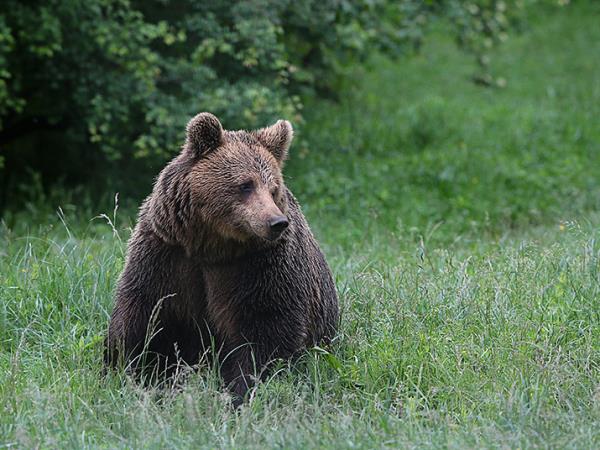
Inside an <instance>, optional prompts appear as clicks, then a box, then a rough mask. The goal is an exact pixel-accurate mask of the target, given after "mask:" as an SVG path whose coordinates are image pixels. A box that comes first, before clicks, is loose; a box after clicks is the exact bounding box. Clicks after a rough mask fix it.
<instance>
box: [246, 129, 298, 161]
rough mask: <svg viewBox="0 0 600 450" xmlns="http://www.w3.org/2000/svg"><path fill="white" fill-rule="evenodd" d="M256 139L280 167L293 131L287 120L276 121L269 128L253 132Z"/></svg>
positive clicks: (292, 136)
mask: <svg viewBox="0 0 600 450" xmlns="http://www.w3.org/2000/svg"><path fill="white" fill-rule="evenodd" d="M254 135H255V136H256V138H257V139H258V140H259V141H260V143H261V144H262V145H264V146H265V147H266V148H267V150H269V151H270V152H271V153H272V154H273V156H274V157H275V159H276V160H277V162H279V164H280V165H282V164H283V162H284V161H285V159H286V158H287V154H288V149H289V148H290V144H291V143H292V139H293V138H294V129H293V128H292V124H291V123H289V122H288V121H287V120H278V121H277V123H275V124H274V125H271V126H270V127H266V128H261V129H260V130H257V131H255V132H254Z"/></svg>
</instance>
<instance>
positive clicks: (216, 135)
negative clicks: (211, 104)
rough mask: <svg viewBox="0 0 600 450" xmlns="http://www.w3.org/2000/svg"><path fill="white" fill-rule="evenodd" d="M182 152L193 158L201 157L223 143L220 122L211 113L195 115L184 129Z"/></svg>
mask: <svg viewBox="0 0 600 450" xmlns="http://www.w3.org/2000/svg"><path fill="white" fill-rule="evenodd" d="M185 135H186V136H185V147H184V150H185V151H187V152H190V153H192V154H193V155H194V156H195V157H201V156H204V155H206V154H208V153H209V152H211V151H213V150H214V149H216V148H217V147H219V146H220V145H221V144H222V143H223V127H222V126H221V122H219V119H217V118H216V117H215V116H214V115H212V114H211V113H207V112H203V113H200V114H197V115H196V116H194V117H193V118H192V120H190V121H189V122H188V124H187V127H186V129H185Z"/></svg>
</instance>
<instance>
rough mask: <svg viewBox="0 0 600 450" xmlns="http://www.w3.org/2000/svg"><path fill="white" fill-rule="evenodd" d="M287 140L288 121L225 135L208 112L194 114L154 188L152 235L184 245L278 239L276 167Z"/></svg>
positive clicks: (282, 198) (282, 195)
mask: <svg viewBox="0 0 600 450" xmlns="http://www.w3.org/2000/svg"><path fill="white" fill-rule="evenodd" d="M292 138H293V129H292V126H291V124H290V123H289V122H288V121H286V120H279V121H278V122H277V123H275V124H274V125H271V126H269V127H266V128H262V129H259V130H256V131H226V130H224V129H223V127H222V126H221V123H220V122H219V120H218V119H217V118H216V117H215V116H214V115H212V114H210V113H200V114H198V115H196V116H195V117H194V118H192V119H191V120H190V121H189V123H188V124H187V128H186V140H185V143H184V145H183V148H182V151H181V154H180V155H179V156H178V157H177V158H175V160H173V161H172V162H171V163H170V164H169V165H168V166H167V167H166V168H165V169H164V170H163V172H162V173H161V175H160V176H159V179H158V180H157V183H156V185H155V190H154V193H153V195H152V197H151V200H150V208H151V210H153V212H152V218H153V222H154V223H153V225H154V228H155V230H156V231H158V234H159V235H161V236H162V237H163V238H164V239H165V240H168V241H174V242H178V243H183V244H184V245H186V244H188V245H187V246H189V245H193V244H190V243H192V242H193V241H195V240H199V239H203V240H205V241H213V242H214V241H215V238H216V239H221V240H226V241H234V242H238V243H244V244H250V245H257V244H263V245H268V244H269V243H272V242H276V241H277V240H278V239H279V238H280V237H281V236H282V235H283V234H284V233H285V230H286V229H287V227H288V225H289V218H288V217H287V210H288V204H287V193H286V188H285V185H284V182H283V177H282V173H281V170H282V167H283V164H284V162H285V159H286V157H287V153H288V149H289V147H290V144H291V141H292ZM201 245H204V244H201ZM219 245H221V244H219Z"/></svg>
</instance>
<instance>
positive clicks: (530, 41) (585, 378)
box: [0, 3, 600, 449]
mask: <svg viewBox="0 0 600 450" xmlns="http://www.w3.org/2000/svg"><path fill="white" fill-rule="evenodd" d="M599 20H600V5H599V4H597V3H589V4H586V3H579V4H577V5H575V6H572V7H569V8H565V9H563V10H561V11H560V12H556V11H555V12H554V13H552V14H549V15H543V16H540V17H538V18H537V19H536V20H535V21H534V22H533V24H532V29H531V30H528V31H526V32H524V33H523V34H522V35H520V36H515V37H513V38H511V40H509V41H508V42H507V43H506V44H505V45H504V46H503V47H501V49H500V50H499V52H498V53H497V54H496V55H495V59H494V61H495V62H494V70H495V71H496V72H497V73H498V74H500V75H501V76H503V77H504V78H506V80H507V87H506V88H505V89H491V90H490V89H484V88H481V87H477V86H475V85H473V84H472V83H471V82H470V81H469V75H470V73H471V72H472V70H473V67H472V65H471V61H470V60H469V58H468V57H467V56H465V55H464V54H462V53H460V52H459V51H457V50H456V49H455V48H454V46H453V45H452V43H451V42H450V41H449V40H447V39H446V38H444V37H443V36H442V33H441V31H440V30H442V29H443V28H442V27H440V28H438V32H437V33H436V34H435V35H434V36H433V37H432V40H431V41H430V42H429V44H428V46H427V48H426V49H425V51H424V52H423V55H422V56H417V57H415V58H413V59H410V60H408V61H396V62H392V61H387V60H384V59H381V58H375V59H374V61H373V64H372V70H371V71H369V72H366V73H365V72H360V71H357V72H356V74H355V77H354V78H355V80H354V83H353V84H349V85H348V86H347V87H346V90H345V91H343V92H342V96H341V97H342V98H341V102H340V103H339V104H324V103H323V102H319V103H315V104H313V105H310V106H309V107H308V108H307V111H306V117H307V124H306V126H305V127H304V129H303V131H302V133H301V135H300V136H299V140H298V141H297V142H296V144H295V145H294V146H293V147H292V160H291V161H290V163H289V165H288V184H289V185H290V186H291V187H292V188H293V190H294V192H295V193H296V195H297V196H298V197H299V198H300V200H301V202H302V204H303V205H304V210H305V212H306V215H307V217H308V218H309V221H310V222H311V224H312V225H313V228H314V229H315V232H316V234H317V236H318V237H319V239H320V241H321V242H322V245H323V247H324V249H325V251H326V253H327V256H328V259H329V261H330V264H331V266H332V269H333V271H334V274H335V277H336V283H337V287H338V290H339V293H340V297H341V303H342V313H343V314H342V321H341V329H340V333H339V336H338V338H337V340H336V342H335V345H334V346H333V348H332V349H331V353H328V352H326V351H324V350H321V349H313V350H312V351H310V352H308V353H307V354H306V355H305V356H304V357H303V358H302V359H301V361H300V362H299V363H297V364H295V365H294V366H292V367H289V366H286V365H282V366H281V368H280V370H279V372H278V374H277V375H276V376H274V377H272V378H271V379H270V380H269V381H268V382H266V383H264V384H262V385H260V386H259V387H258V389H257V391H256V392H255V395H254V398H253V400H252V402H251V403H250V404H249V405H246V406H244V407H243V408H242V410H241V411H239V412H237V413H236V412H234V411H232V410H231V409H230V408H229V407H228V404H227V402H226V401H225V400H226V399H225V396H226V394H224V393H223V392H222V390H221V388H220V386H219V379H218V377H217V375H216V371H215V369H212V370H209V369H206V370H202V371H200V372H199V373H196V374H193V375H191V376H190V379H189V380H188V382H187V383H186V384H185V387H184V388H183V389H182V390H168V389H167V390H162V391H159V392H156V391H153V390H149V389H146V390H144V389H141V388H139V387H138V386H136V385H134V384H132V383H131V382H130V381H129V380H128V379H127V378H126V377H124V376H122V375H120V374H112V375H110V376H108V377H106V378H103V377H102V376H101V369H102V366H101V353H102V339H103V336H104V332H105V329H106V326H107V321H108V314H109V313H110V310H111V305H112V291H113V288H114V285H115V282H116V279H117V277H118V274H119V272H120V270H121V268H122V265H123V256H124V242H125V240H126V239H127V237H128V234H129V227H130V226H131V225H132V220H133V214H132V212H131V211H117V212H116V214H114V212H113V211H107V212H106V214H107V217H104V218H96V219H93V220H91V219H92V217H94V216H95V215H96V214H97V212H94V211H89V210H88V209H89V208H82V207H81V206H76V205H70V204H68V203H65V204H61V205H60V206H61V211H60V212H59V214H56V213H55V212H54V208H55V207H56V206H58V205H54V204H51V203H52V202H51V201H48V202H47V203H48V204H47V205H41V204H36V205H26V206H27V208H26V210H25V212H22V213H18V214H13V215H10V216H7V217H6V218H5V221H6V225H4V226H3V227H2V228H0V408H1V409H0V411H1V414H0V448H3V447H14V448H19V449H21V448H84V447H102V448H265V447H280V448H307V447H313V448H315V447H330V448H334V447H335V448H381V447H418V448H422V447H436V448H437V447H440V448H447V447H450V448H465V447H492V448H538V447H539V448H598V447H600V226H599V225H600V214H599V213H598V211H599V210H600V126H599V124H600V122H599V121H598V117H600V58H598V55H600V27H598V26H597V24H598V21H599ZM125 200H126V199H125ZM122 201H123V199H122ZM48 210H52V214H48V213H47V211H48ZM109 220H110V222H111V223H110V224H109V223H108V222H109ZM111 224H112V225H114V227H113V226H111Z"/></svg>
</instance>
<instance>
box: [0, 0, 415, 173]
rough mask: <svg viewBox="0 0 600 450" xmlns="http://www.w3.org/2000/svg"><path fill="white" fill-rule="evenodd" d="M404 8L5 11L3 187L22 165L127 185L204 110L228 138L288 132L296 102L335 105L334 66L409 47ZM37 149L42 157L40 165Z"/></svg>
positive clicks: (263, 5) (310, 4) (103, 5)
mask: <svg viewBox="0 0 600 450" xmlns="http://www.w3.org/2000/svg"><path fill="white" fill-rule="evenodd" d="M412 3H413V2H411V1H406V2H400V4H399V5H398V6H390V4H388V2H386V1H383V0H377V1H364V0H356V1H340V0H326V1H322V0H319V1H316V0H314V1H309V0H307V1H302V2H295V1H291V0H287V1H279V0H277V1H275V0H245V1H236V2H230V1H210V2H209V1H206V2H197V1H195V0H173V1H165V0H151V1H129V0H91V1H87V0H86V1H81V0H67V1H63V0H60V1H59V0H53V1H50V2H43V3H41V2H21V1H16V0H7V1H6V2H4V5H3V6H4V8H3V10H2V11H3V12H2V14H1V15H0V145H2V150H3V153H4V152H6V154H7V155H8V156H7V158H8V160H7V165H8V167H9V168H10V169H11V170H10V172H9V173H7V176H12V178H13V179H16V178H18V177H19V176H22V171H23V169H24V168H25V167H27V166H30V167H32V168H33V169H35V170H39V171H43V172H45V173H44V174H45V175H48V174H50V175H51V174H53V173H54V175H55V178H56V175H57V173H58V175H63V176H67V178H68V179H71V181H73V180H72V178H75V180H74V181H78V182H88V181H90V177H91V178H92V179H98V178H99V177H105V176H107V175H108V174H110V170H109V169H110V168H111V167H112V168H113V169H114V168H115V167H118V168H120V169H121V170H120V172H117V173H116V175H117V177H118V176H120V175H122V174H128V176H129V177H130V178H135V177H131V173H132V172H136V171H138V170H139V169H140V168H142V169H143V168H147V167H150V170H152V171H155V170H156V167H157V166H159V165H161V164H163V163H164V162H165V160H166V159H167V158H169V157H170V156H172V155H173V153H174V152H176V151H177V147H178V144H179V143H180V142H181V140H182V132H183V129H184V125H185V123H186V121H187V120H188V119H189V117H190V116H191V115H193V114H195V113H196V112H198V111H203V110H210V111H212V112H214V113H216V114H217V115H219V117H221V118H222V120H223V122H224V123H226V124H227V125H228V126H229V127H231V128H237V127H258V126H262V125H264V124H266V123H267V122H269V121H272V120H275V119H276V118H279V117H282V116H284V117H288V118H290V119H292V120H294V121H296V122H298V121H299V120H300V115H299V113H300V110H301V106H302V103H301V100H300V94H306V93H307V92H312V91H314V90H315V89H316V90H318V91H319V92H322V93H329V94H332V93H333V91H332V89H333V88H334V87H335V84H336V80H337V79H338V77H339V75H340V73H341V68H342V66H343V64H344V63H346V62H348V61H350V60H354V59H356V58H361V57H363V56H366V55H368V54H369V53H370V52H371V51H373V50H374V49H376V48H385V49H388V50H390V51H391V50H394V51H400V49H401V48H402V44H403V43H405V42H410V41H412V40H414V39H417V38H418V36H419V35H418V32H417V31H415V30H413V28H414V26H413V22H412V21H411V20H409V19H410V17H411V16H410V15H411V14H414V11H413V9H414V8H412V9H407V8H406V5H412ZM387 12H390V13H393V14H392V16H390V19H389V20H390V21H394V22H396V21H400V22H402V23H404V24H405V28H406V30H407V31H409V32H407V33H403V32H401V31H402V30H403V28H401V29H397V28H396V27H394V26H393V25H392V23H391V22H388V21H387V19H386V14H387ZM416 26H417V28H418V25H416ZM40 146H44V147H45V149H44V152H48V153H50V154H51V155H45V156H42V158H38V157H39V156H40ZM115 161H118V164H113V165H112V166H111V162H115ZM107 164H108V165H107Z"/></svg>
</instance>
